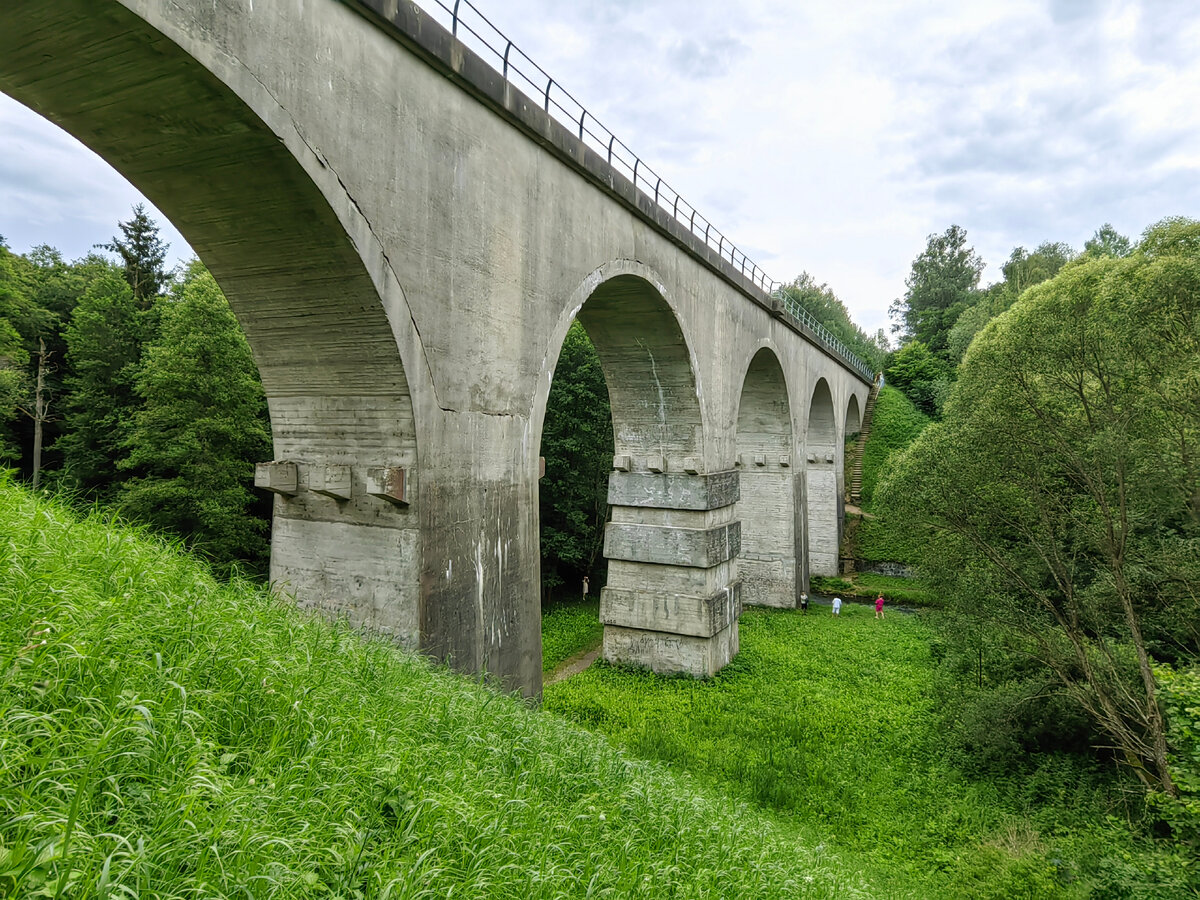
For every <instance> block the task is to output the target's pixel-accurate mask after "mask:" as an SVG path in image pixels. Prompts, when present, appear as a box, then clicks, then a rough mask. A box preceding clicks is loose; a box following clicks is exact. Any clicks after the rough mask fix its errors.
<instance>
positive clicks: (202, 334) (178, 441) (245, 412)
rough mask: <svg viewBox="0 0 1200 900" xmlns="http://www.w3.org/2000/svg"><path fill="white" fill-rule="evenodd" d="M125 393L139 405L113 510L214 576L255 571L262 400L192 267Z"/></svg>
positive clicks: (265, 424)
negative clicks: (185, 547) (235, 567)
mask: <svg viewBox="0 0 1200 900" xmlns="http://www.w3.org/2000/svg"><path fill="white" fill-rule="evenodd" d="M134 384H135V387H136V390H137V395H138V397H140V399H141V401H142V406H141V408H140V409H139V410H138V411H137V412H136V413H135V414H134V416H133V422H132V428H131V429H130V430H129V432H128V434H127V436H126V437H125V439H124V440H123V442H122V446H123V449H124V450H125V451H126V452H127V453H128V456H127V457H125V458H124V459H123V460H122V461H121V462H120V464H119V465H120V468H121V469H122V470H124V471H126V472H130V473H132V474H133V477H131V478H129V479H128V480H127V481H126V482H125V483H124V484H122V485H121V489H120V492H119V494H118V496H117V503H118V505H119V506H121V507H122V509H124V510H125V511H126V512H128V513H129V514H131V515H133V516H134V517H136V518H138V519H140V520H142V521H146V522H150V523H152V524H154V525H156V526H158V527H161V528H166V529H169V530H171V531H173V532H175V533H176V534H179V535H182V536H183V537H184V538H185V539H186V540H187V542H188V543H189V545H191V546H192V547H193V548H195V549H196V550H198V551H200V552H202V553H204V554H206V555H208V556H209V557H211V558H212V559H213V560H214V561H215V562H216V563H217V564H218V565H219V566H221V567H228V566H229V565H231V564H232V563H234V562H235V561H237V560H247V561H250V562H251V563H252V564H255V565H261V563H262V562H263V561H264V560H265V558H266V551H267V546H266V541H265V538H264V534H265V532H266V527H267V522H266V521H265V520H264V519H262V518H258V517H256V516H254V515H252V514H251V512H252V510H253V508H254V506H255V505H256V502H257V500H256V497H255V495H254V493H253V491H252V486H253V482H254V462H255V461H256V460H260V459H269V458H270V455H271V436H270V430H269V429H270V426H269V420H268V417H267V408H266V398H265V395H264V393H263V389H262V384H261V383H260V381H259V379H258V371H257V369H256V368H255V366H254V361H253V358H252V357H251V355H250V346H249V344H247V342H246V337H245V335H244V334H243V333H242V330H241V327H240V326H239V325H238V322H237V319H236V318H235V317H234V315H233V311H232V310H231V309H230V308H229V302H228V301H227V300H226V299H225V295H224V294H222V293H221V289H220V288H219V287H218V286H217V283H216V280H215V279H214V278H213V277H212V275H211V274H209V272H208V271H207V270H206V269H205V268H204V267H203V266H202V265H201V264H200V263H199V262H198V261H194V262H193V263H192V264H191V265H190V267H189V269H188V271H187V272H186V274H185V276H184V278H183V280H182V281H181V282H180V284H179V285H178V286H177V288H176V290H175V291H174V294H173V296H172V297H171V298H170V300H168V301H166V302H165V303H164V305H163V309H162V320H161V327H160V329H159V333H158V335H157V337H156V338H155V339H154V340H153V341H152V342H150V343H149V344H148V345H147V347H146V351H145V354H144V358H143V360H142V362H141V363H140V364H139V365H138V366H136V368H135V373H134Z"/></svg>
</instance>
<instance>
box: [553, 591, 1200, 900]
mask: <svg viewBox="0 0 1200 900" xmlns="http://www.w3.org/2000/svg"><path fill="white" fill-rule="evenodd" d="M938 615H940V614H937V613H933V614H931V616H933V617H934V618H935V619H936V617H937V616H938ZM740 629H741V653H740V654H739V656H738V657H737V658H736V659H735V660H734V661H733V662H732V663H731V664H730V665H729V666H727V667H726V668H725V669H724V670H722V671H721V673H720V674H719V675H718V676H716V677H715V678H714V679H712V680H710V681H708V682H696V681H694V680H692V679H687V678H665V677H660V676H655V675H650V674H647V673H640V672H634V671H629V670H623V669H619V668H614V667H610V666H602V665H601V666H594V667H593V668H591V669H589V670H587V671H586V672H583V673H581V674H579V675H576V676H575V677H573V678H571V679H568V680H567V681H563V682H560V683H558V684H555V685H552V686H550V687H548V688H547V689H546V699H545V705H546V707H547V708H548V709H550V710H552V711H554V712H557V713H560V714H562V715H564V716H567V717H569V718H571V719H573V720H575V721H576V722H579V723H580V724H582V725H585V726H586V727H588V728H590V729H593V730H595V731H598V732H600V733H602V734H606V735H609V736H611V737H612V738H613V740H615V741H617V742H618V743H619V744H620V745H621V746H623V747H625V748H627V749H628V750H629V751H630V752H631V753H633V754H635V755H638V756H642V757H646V758H649V759H655V760H661V761H663V762H666V763H668V764H669V765H670V766H671V767H672V768H673V769H677V770H680V771H684V772H688V773H690V774H692V775H694V776H695V777H696V778H697V779H698V780H699V781H700V782H702V783H705V784H708V785H710V786H712V787H713V788H718V789H721V790H725V791H728V792H730V793H731V794H732V795H733V796H735V797H739V798H742V799H744V800H747V801H750V802H753V803H755V804H757V805H758V806H759V807H761V808H763V809H765V810H773V811H774V812H775V814H776V815H778V817H779V820H780V821H781V822H782V823H785V824H786V825H787V826H788V827H791V828H794V829H796V831H797V833H798V834H799V835H800V836H801V840H802V841H803V842H804V843H807V844H809V845H813V844H816V843H821V844H823V845H824V846H825V847H826V848H827V849H828V850H830V851H833V852H834V853H836V854H837V855H839V856H840V857H841V859H842V860H843V864H844V865H846V866H847V867H848V868H849V869H850V870H851V871H854V872H856V873H858V874H859V875H860V876H861V877H863V878H864V879H865V880H866V881H867V882H868V883H869V884H871V885H872V886H873V887H874V891H875V895H876V896H895V897H921V898H925V897H962V898H972V900H979V898H997V900H999V898H1009V897H1024V898H1052V897H1053V898H1076V897H1077V898H1084V897H1114V898H1115V897H1137V898H1145V900H1150V898H1155V900H1167V898H1174V897H1178V898H1183V897H1190V896H1194V894H1193V893H1192V891H1194V890H1196V889H1197V887H1200V882H1198V881H1197V880H1196V878H1197V875H1198V874H1200V873H1197V871H1196V869H1195V867H1194V864H1193V862H1191V861H1189V855H1188V851H1187V850H1186V848H1185V847H1183V846H1182V845H1179V844H1177V843H1172V842H1168V841H1156V840H1154V839H1153V838H1152V837H1151V836H1150V834H1149V829H1150V828H1151V825H1152V822H1153V819H1154V815H1153V814H1152V813H1147V812H1145V811H1144V810H1143V809H1142V807H1141V806H1139V804H1137V803H1136V802H1134V803H1132V804H1131V794H1130V793H1129V788H1130V784H1129V783H1128V781H1127V780H1126V779H1123V778H1121V777H1120V776H1119V775H1117V774H1116V773H1115V772H1114V770H1113V769H1112V768H1111V767H1108V766H1105V765H1104V764H1101V763H1098V762H1097V761H1095V760H1094V759H1091V760H1089V759H1088V758H1086V757H1084V756H1081V755H1078V754H1072V753H1069V752H1063V751H1041V752H1035V753H1031V754H1028V755H1026V757H1025V758H1024V760H1023V761H1022V764H1021V765H1020V766H1019V767H1014V768H1012V769H1011V770H1009V771H1008V772H1007V773H1001V772H990V771H989V772H979V771H978V770H977V769H976V768H975V767H974V765H973V759H974V757H973V755H972V754H971V753H970V752H969V750H967V749H965V748H964V746H963V743H962V740H961V733H960V732H961V726H960V725H958V724H957V723H956V722H955V721H954V720H953V719H952V718H949V717H947V715H946V709H947V707H948V706H950V705H954V706H955V707H956V708H957V706H958V704H957V703H956V698H958V697H961V696H962V695H964V694H971V693H974V692H975V691H976V690H977V689H976V687H975V684H974V673H970V674H969V675H960V674H959V673H957V672H954V671H952V670H951V669H949V668H946V667H943V666H941V665H939V657H940V655H941V653H942V645H941V643H940V641H939V639H938V632H937V630H936V629H935V628H934V627H932V626H931V624H929V623H928V622H927V621H926V620H925V619H924V618H922V617H918V616H905V615H903V614H899V613H895V612H893V613H892V614H891V615H889V616H888V617H887V618H885V619H884V620H883V621H877V620H876V619H875V618H874V614H873V611H872V610H871V609H870V607H869V606H865V605H858V604H854V603H850V604H847V605H846V606H845V607H844V608H843V611H842V615H841V616H840V617H839V618H836V619H835V618H834V617H832V616H831V615H830V613H829V608H828V606H824V607H822V606H814V607H813V608H812V609H810V611H809V612H808V614H807V615H802V614H801V613H800V612H799V611H788V612H779V611H767V610H746V611H745V612H744V613H743V616H742V620H741V626H740ZM1190 696H1191V697H1192V698H1193V700H1194V699H1195V698H1196V696H1197V695H1196V694H1194V693H1193V694H1191V695H1190ZM1193 721H1194V717H1193ZM948 735H949V736H951V737H952V739H951V740H947V737H948ZM1130 820H1132V821H1130Z"/></svg>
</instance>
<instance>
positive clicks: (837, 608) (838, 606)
mask: <svg viewBox="0 0 1200 900" xmlns="http://www.w3.org/2000/svg"><path fill="white" fill-rule="evenodd" d="M833 614H834V615H835V616H840V615H841V614H842V598H841V597H834V598H833Z"/></svg>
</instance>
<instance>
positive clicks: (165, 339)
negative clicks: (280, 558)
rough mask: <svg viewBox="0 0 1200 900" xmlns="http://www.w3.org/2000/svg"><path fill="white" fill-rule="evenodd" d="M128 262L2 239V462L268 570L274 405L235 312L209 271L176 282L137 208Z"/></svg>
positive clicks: (154, 232) (127, 240)
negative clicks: (268, 465) (16, 246)
mask: <svg viewBox="0 0 1200 900" xmlns="http://www.w3.org/2000/svg"><path fill="white" fill-rule="evenodd" d="M120 232H121V234H120V235H119V236H117V237H114V238H113V239H112V240H111V241H110V242H109V243H107V244H105V245H104V249H107V250H109V251H111V252H112V253H114V254H115V255H116V257H117V258H118V259H119V260H120V262H118V263H114V262H112V261H110V260H109V259H106V258H105V257H103V256H100V255H95V254H93V255H91V256H88V257H86V258H84V259H82V260H79V261H77V262H74V263H67V262H65V261H64V260H63V259H62V257H61V256H60V255H59V254H58V253H57V252H56V251H54V250H52V249H51V248H48V247H40V248H37V249H36V250H34V251H33V252H31V253H29V254H27V255H24V256H18V255H16V254H13V253H12V252H11V251H9V250H8V248H7V247H5V246H4V245H3V242H2V241H0V462H6V463H8V464H12V465H17V466H18V467H19V468H20V469H22V470H23V471H24V473H25V474H27V475H28V476H29V478H30V479H31V481H32V482H33V484H34V485H35V486H37V485H38V484H39V483H42V482H46V483H49V484H51V485H53V486H54V487H56V488H60V489H62V490H65V491H68V492H71V493H72V494H74V495H75V496H77V497H78V498H80V499H81V500H82V501H85V502H87V501H100V502H103V503H107V504H110V505H112V506H114V507H116V508H118V509H120V510H121V511H122V512H123V513H125V514H127V515H130V516H133V517H136V518H139V519H141V520H142V521H147V522H152V523H153V524H155V525H156V526H158V527H160V528H163V529H165V530H167V531H169V532H171V533H174V534H176V535H179V536H181V537H183V538H184V539H185V540H186V541H187V542H188V543H189V545H190V546H192V547H193V548H194V549H196V550H198V551H200V552H202V553H204V554H206V555H207V556H208V557H209V558H210V559H211V560H213V562H215V563H216V564H217V565H218V566H219V567H221V568H222V570H224V571H228V570H230V569H231V568H232V567H233V566H235V565H236V566H241V567H242V568H244V569H246V570H248V571H251V572H254V571H265V566H266V552H267V542H266V539H265V534H266V530H267V525H268V523H267V517H268V515H269V511H270V504H269V501H267V500H266V499H265V498H263V497H256V496H255V495H253V494H252V492H251V485H252V483H253V466H254V463H255V462H258V461H260V460H264V459H269V458H270V456H271V442H270V428H269V423H268V419H267V409H266V402H265V399H264V397H263V391H262V387H261V385H260V384H259V381H258V373H257V370H256V369H255V366H254V362H253V360H252V359H251V356H250V350H249V347H248V346H247V344H246V339H245V337H244V336H243V334H242V331H241V328H240V327H239V325H238V323H237V320H236V319H235V318H234V316H233V313H232V311H231V310H230V308H229V304H228V302H227V301H226V299H225V297H224V295H223V294H222V293H221V291H220V288H218V287H217V284H216V282H215V281H214V280H213V278H212V276H211V275H210V274H209V273H208V272H207V271H206V270H205V269H204V267H203V266H201V265H200V264H199V263H198V262H193V263H192V264H190V265H188V266H186V267H184V268H183V269H181V270H179V271H176V272H173V273H168V272H165V271H164V269H163V264H164V259H165V254H166V247H165V246H164V245H163V243H162V242H161V241H160V240H159V238H158V227H157V226H156V225H155V224H154V223H153V222H152V221H151V220H150V219H149V217H147V216H146V214H145V211H144V210H143V209H142V208H141V207H138V208H136V209H135V210H134V215H133V217H132V218H131V219H130V220H129V221H128V222H122V223H120Z"/></svg>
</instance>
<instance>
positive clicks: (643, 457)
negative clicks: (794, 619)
mask: <svg viewBox="0 0 1200 900" xmlns="http://www.w3.org/2000/svg"><path fill="white" fill-rule="evenodd" d="M573 300H574V301H575V302H573V303H572V304H571V305H570V307H569V309H568V311H567V312H566V314H565V315H564V316H563V321H561V322H560V323H558V327H556V329H555V334H556V335H558V334H562V335H564V336H565V333H566V328H567V327H568V326H569V323H570V320H571V319H572V318H575V317H577V318H578V321H579V322H580V324H582V325H583V327H584V329H585V330H586V331H587V333H588V336H589V338H590V339H591V341H592V343H593V345H594V346H595V348H596V353H597V355H598V356H599V358H600V365H601V368H602V369H603V371H604V377H605V382H606V384H607V387H608V392H609V402H610V408H611V411H612V420H613V438H614V441H613V443H614V459H613V471H612V474H611V475H610V479H609V502H610V504H612V521H611V522H610V524H609V525H608V527H607V529H606V532H605V544H604V553H605V556H606V557H607V558H608V583H607V584H606V585H605V586H604V588H603V590H602V592H601V609H600V616H601V619H602V621H603V622H604V650H603V652H604V658H605V659H606V660H607V661H609V662H616V663H632V664H636V665H642V666H646V667H648V668H651V669H654V670H656V671H660V672H689V673H692V674H696V675H708V674H712V673H713V672H715V671H716V670H717V669H719V668H721V666H723V665H724V664H725V663H726V662H728V661H729V659H731V658H732V656H733V655H734V654H735V653H736V649H737V625H736V618H737V612H738V610H737V608H736V601H737V594H736V589H735V588H734V587H732V586H731V585H734V584H735V577H734V576H735V562H734V557H735V556H736V553H737V545H736V540H737V527H736V523H731V521H730V516H731V515H732V512H733V500H734V499H735V498H734V494H733V492H732V491H731V490H730V489H729V488H730V485H732V486H734V487H736V476H735V475H734V474H733V473H726V475H725V477H724V483H725V484H726V489H725V490H724V491H723V492H721V491H712V490H709V487H710V479H709V477H708V475H707V474H706V473H704V472H703V464H702V462H701V461H700V460H702V458H703V456H702V454H703V447H704V422H703V419H704V409H703V404H702V403H701V390H700V387H699V384H698V380H697V374H696V369H695V355H694V352H693V350H692V348H691V346H690V343H689V341H688V339H687V337H686V336H685V334H684V331H683V328H682V325H681V322H680V319H679V314H678V311H677V309H676V308H675V304H674V302H673V301H672V300H671V299H669V295H668V294H667V292H666V291H665V290H664V288H663V285H662V282H661V280H660V279H659V278H658V276H657V275H656V273H654V272H653V270H651V269H650V268H649V267H647V266H645V265H644V264H642V263H639V262H637V261H633V260H614V261H612V262H611V263H608V264H606V265H604V266H601V267H600V268H599V269H597V270H596V271H595V272H593V273H591V274H590V275H589V276H588V277H587V278H586V279H585V280H584V283H583V285H581V287H580V288H579V289H578V290H577V291H576V294H575V296H574V297H573ZM560 346H561V343H560ZM543 381H544V383H545V385H546V388H545V390H544V391H543V390H542V389H540V388H539V392H538V397H537V404H536V406H535V410H534V421H535V423H536V426H537V429H536V433H537V434H538V435H539V439H540V433H541V426H542V423H543V421H544V416H545V398H546V396H547V395H548V393H549V378H546V379H543ZM718 480H719V479H718ZM714 539H715V543H714Z"/></svg>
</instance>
